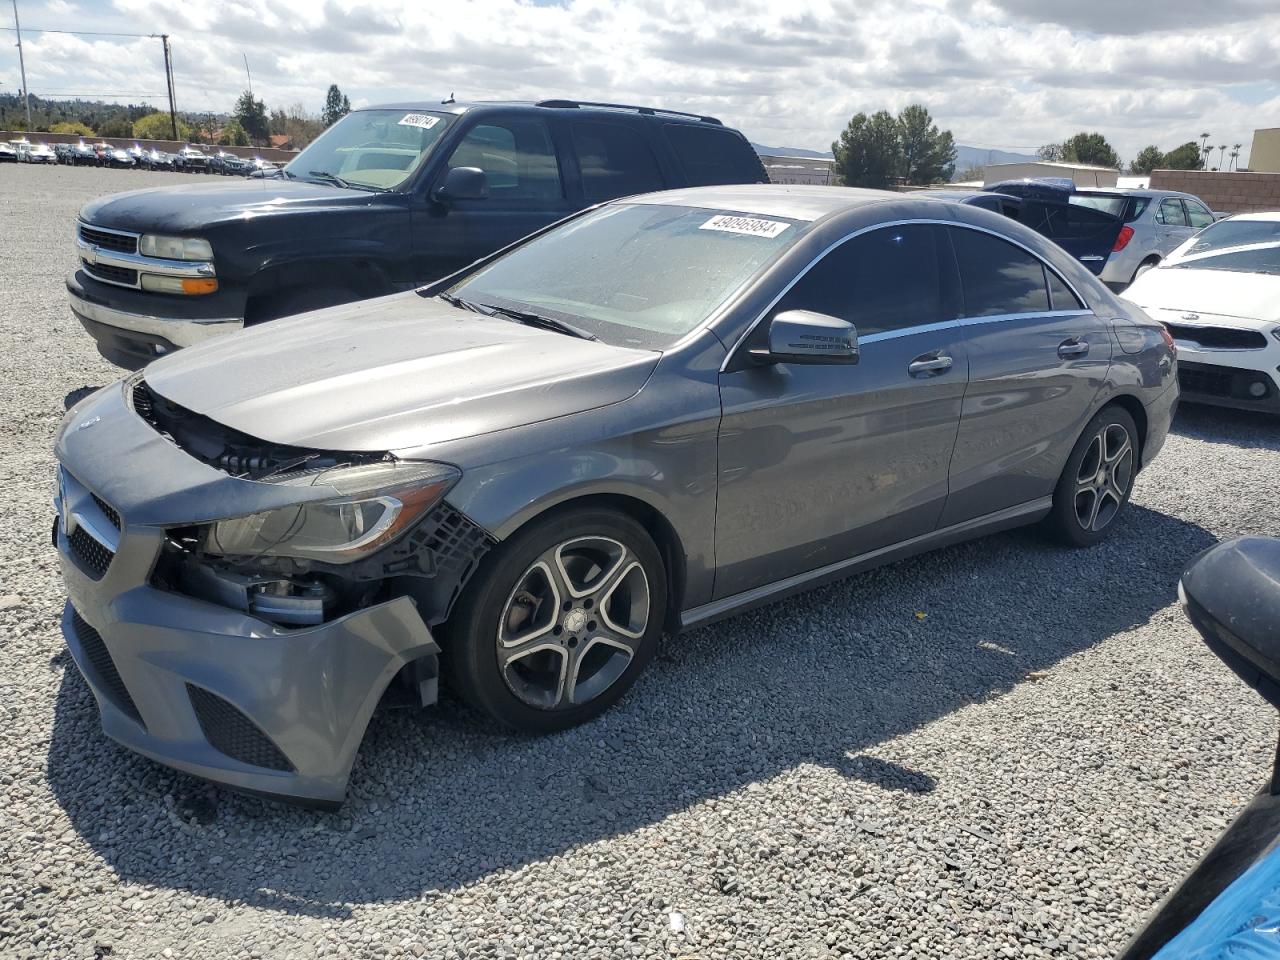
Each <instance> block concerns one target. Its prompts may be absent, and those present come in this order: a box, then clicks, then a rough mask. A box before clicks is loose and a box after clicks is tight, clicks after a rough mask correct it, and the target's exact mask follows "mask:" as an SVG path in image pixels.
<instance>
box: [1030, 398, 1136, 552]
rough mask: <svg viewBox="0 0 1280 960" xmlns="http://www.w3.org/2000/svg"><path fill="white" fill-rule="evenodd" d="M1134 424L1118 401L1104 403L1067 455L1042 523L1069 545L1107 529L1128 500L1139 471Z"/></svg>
mask: <svg viewBox="0 0 1280 960" xmlns="http://www.w3.org/2000/svg"><path fill="white" fill-rule="evenodd" d="M1138 442H1139V441H1138V429H1137V427H1136V426H1135V425H1134V422H1133V417H1131V416H1129V414H1128V412H1126V411H1125V410H1124V409H1123V408H1121V407H1119V406H1107V407H1103V408H1102V409H1101V410H1100V411H1098V413H1097V414H1096V415H1095V416H1094V417H1093V419H1092V420H1090V421H1089V423H1088V425H1086V426H1085V428H1084V431H1083V432H1082V433H1081V434H1080V439H1079V440H1077V441H1076V445H1075V446H1074V447H1073V448H1072V450H1071V456H1069V457H1068V458H1067V465H1066V466H1065V467H1063V469H1062V476H1061V477H1059V479H1058V486H1057V487H1056V488H1055V490H1054V492H1053V509H1052V510H1051V511H1050V513H1049V516H1048V517H1047V518H1046V521H1045V522H1046V525H1047V527H1048V529H1049V531H1050V532H1051V533H1052V534H1053V535H1054V537H1055V538H1056V539H1058V540H1060V541H1062V542H1063V543H1065V544H1067V545H1069V546H1073V547H1091V546H1093V545H1094V544H1096V543H1101V542H1102V541H1103V540H1105V539H1106V538H1107V537H1109V536H1110V535H1111V531H1112V530H1113V529H1114V528H1115V521H1116V518H1118V517H1119V516H1120V513H1121V512H1122V511H1123V510H1124V508H1125V505H1126V504H1128V502H1129V496H1130V495H1131V494H1132V493H1133V480H1134V477H1135V476H1136V475H1137V472H1138V469H1137V467H1138Z"/></svg>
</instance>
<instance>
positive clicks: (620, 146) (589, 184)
mask: <svg viewBox="0 0 1280 960" xmlns="http://www.w3.org/2000/svg"><path fill="white" fill-rule="evenodd" d="M572 129H573V150H574V153H575V154H577V157H578V169H580V170H581V171H582V192H583V194H584V195H585V196H586V198H587V199H588V200H591V201H593V202H594V201H599V200H613V199H614V198H616V197H628V196H631V195H632V194H636V193H652V192H653V191H654V190H661V189H662V187H663V183H662V174H661V173H660V172H659V170H658V162H657V161H656V160H655V159H654V158H653V153H652V152H651V151H650V150H649V145H648V144H647V143H645V140H644V137H642V136H641V135H640V134H639V133H638V132H636V131H635V130H633V129H631V128H630V127H624V126H621V125H619V124H613V123H590V122H585V121H584V122H580V123H574V124H573V125H572Z"/></svg>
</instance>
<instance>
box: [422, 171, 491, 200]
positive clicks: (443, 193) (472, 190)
mask: <svg viewBox="0 0 1280 960" xmlns="http://www.w3.org/2000/svg"><path fill="white" fill-rule="evenodd" d="M488 196H489V179H488V177H486V176H485V175H484V171H483V170H481V169H480V168H479V167H452V168H451V169H450V170H449V172H448V173H446V174H445V175H444V180H442V181H441V182H440V186H438V187H436V188H435V189H434V190H433V191H431V198H432V199H433V200H436V201H439V202H440V203H448V202H449V201H451V200H484V199H485V198H487V197H488Z"/></svg>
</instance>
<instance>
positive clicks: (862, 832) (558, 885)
mask: <svg viewBox="0 0 1280 960" xmlns="http://www.w3.org/2000/svg"><path fill="white" fill-rule="evenodd" d="M169 181H173V182H187V180H186V178H184V177H182V176H181V175H160V174H147V173H142V172H122V171H110V170H94V169H72V168H64V167H58V168H54V169H37V168H32V167H26V166H22V167H16V168H15V167H12V166H10V167H5V168H0V210H3V211H4V217H3V237H4V239H3V245H4V256H3V258H2V259H0V343H2V344H3V352H2V354H0V365H2V366H3V369H2V370H0V419H2V422H3V423H4V425H5V427H4V434H3V438H2V440H0V442H2V443H3V456H2V457H0V478H2V479H3V483H0V516H3V517H4V518H5V520H6V522H5V523H3V524H0V955H3V956H4V957H28V956H30V957H35V956H57V957H94V956H105V955H107V954H108V953H109V954H110V955H111V956H112V957H160V956H164V957H168V956H177V957H200V958H222V957H269V958H287V957H300V958H301V957H313V956H334V957H339V956H341V957H402V956H408V957H423V956H425V957H430V958H461V957H468V958H477V957H484V958H500V957H538V958H566V960H568V958H573V960H578V958H591V957H598V958H610V960H612V958H615V957H621V958H626V957H673V956H674V957H688V958H713V957H725V958H728V957H733V958H742V957H761V958H770V960H773V958H782V957H787V958H790V957H805V958H808V957H837V956H840V957H843V956H850V957H876V958H879V957H890V956H912V957H966V958H969V957H1038V956H1064V957H1066V956H1070V957H1095V956H1110V955H1112V954H1114V952H1115V951H1116V950H1117V948H1118V947H1119V946H1120V945H1121V944H1122V943H1123V942H1124V940H1125V939H1126V938H1127V936H1128V935H1129V934H1130V933H1131V931H1132V930H1133V929H1134V928H1135V927H1136V925H1137V924H1138V923H1139V922H1140V920H1141V918H1142V917H1143V915H1144V914H1145V913H1146V912H1147V910H1148V909H1149V908H1150V907H1151V906H1152V905H1153V904H1154V903H1155V902H1156V901H1157V900H1158V899H1159V898H1160V897H1161V896H1162V895H1163V893H1164V892H1165V891H1166V890H1167V889H1168V887H1169V886H1170V884H1171V883H1173V882H1174V881H1175V880H1176V879H1177V878H1178V877H1180V876H1181V875H1182V874H1183V873H1184V872H1185V871H1186V870H1187V869H1188V868H1189V867H1190V866H1191V864H1192V863H1193V862H1194V861H1195V859H1196V858H1197V856H1198V855H1199V854H1200V853H1201V852H1202V851H1203V850H1204V849H1205V847H1206V845H1207V844H1209V843H1210V842H1212V840H1213V839H1214V837H1215V836H1216V835H1217V834H1218V833H1219V832H1220V831H1221V830H1222V829H1223V827H1224V826H1225V824H1226V823H1227V821H1228V820H1229V818H1230V817H1231V816H1232V814H1233V812H1234V811H1235V810H1237V809H1238V808H1239V807H1240V806H1242V805H1243V804H1244V803H1245V802H1246V801H1247V799H1248V798H1249V796H1250V795H1251V794H1252V793H1253V792H1254V790H1255V789H1256V786H1257V784H1258V783H1259V782H1260V781H1261V779H1262V778H1263V777H1264V775H1265V772H1266V770H1267V767H1268V763H1269V760H1270V758H1271V755H1272V749H1273V737H1274V735H1275V717H1274V714H1273V713H1272V711H1271V710H1270V709H1269V708H1267V707H1265V706H1264V705H1263V704H1262V702H1261V701H1260V700H1259V699H1258V698H1257V697H1256V696H1255V695H1254V694H1252V693H1250V692H1249V691H1248V690H1246V689H1245V688H1244V687H1243V686H1242V685H1241V684H1240V683H1239V682H1238V681H1236V680H1235V679H1234V678H1233V677H1232V676H1231V675H1230V674H1229V673H1228V672H1227V671H1226V669H1225V668H1223V667H1222V666H1221V665H1220V664H1219V663H1218V662H1217V661H1216V660H1215V659H1214V658H1213V657H1212V656H1211V655H1210V654H1208V653H1207V652H1206V651H1205V650H1204V648H1203V647H1202V646H1201V644H1200V642H1199V641H1198V639H1197V638H1196V636H1195V635H1194V634H1193V632H1192V631H1191V629H1190V628H1189V627H1188V626H1187V624H1186V623H1185V622H1184V620H1183V618H1182V616H1181V615H1180V614H1179V613H1178V611H1177V608H1176V606H1175V597H1174V584H1175V581H1176V578H1177V575H1178V572H1179V570H1180V568H1181V566H1182V564H1183V562H1184V561H1185V560H1186V559H1187V558H1188V557H1190V556H1191V555H1193V554H1194V553H1196V552H1197V551H1199V550H1200V549H1202V548H1203V547H1205V546H1207V545H1208V544H1210V543H1212V542H1213V541H1214V540H1215V539H1216V538H1220V537H1226V536H1230V535H1233V534H1238V533H1244V532H1260V533H1267V534H1272V535H1280V500H1278V499H1277V495H1276V494H1277V489H1276V478H1277V476H1280V422H1278V421H1272V420H1267V419H1263V418H1258V417H1250V416H1243V415H1240V416H1237V415H1231V414H1224V413H1215V412H1211V411H1204V410H1195V409H1187V410H1185V411H1184V413H1183V415H1182V416H1181V417H1180V419H1179V423H1178V425H1177V432H1176V435H1175V436H1173V437H1172V438H1171V439H1170V441H1169V444H1168V446H1167V448H1166V450H1165V452H1164V454H1163V456H1162V457H1161V458H1160V460H1159V461H1158V462H1157V464H1156V465H1155V466H1154V467H1153V468H1152V469H1151V470H1150V471H1149V472H1147V473H1145V474H1143V476H1142V477H1141V479H1140V482H1139V485H1138V488H1137V492H1136V494H1135V496H1134V502H1133V506H1132V507H1131V509H1130V510H1129V512H1128V515H1127V516H1126V517H1125V518H1124V520H1123V522H1122V523H1121V525H1120V528H1119V529H1118V530H1117V532H1116V536H1115V537H1114V538H1113V539H1112V540H1111V541H1110V542H1109V543H1108V544H1107V545H1105V546H1104V547H1102V548H1100V549H1095V550H1091V551H1080V552H1072V551H1066V550H1062V549H1059V548H1056V547H1053V546H1049V545H1047V544H1045V543H1044V542H1042V541H1041V540H1039V539H1038V538H1037V537H1036V535H1035V534H1034V533H1027V532H1020V533H1013V534H1008V535H1001V536H997V537H992V538H989V539H986V540H983V541H980V542H977V543H973V544H968V545H965V546H960V547H956V548H953V549H949V550H945V551H942V552H939V553H935V554H932V555H930V556H926V557H922V558H919V559H916V560H912V561H909V562H905V563H900V564H897V565H895V566H893V567H890V568H888V569H885V570H882V571H879V572H876V573H873V574H869V575H866V576H862V577H859V578H856V579H854V580H852V581H849V582H846V583H843V584H838V585H835V586H831V587H828V588H825V589H821V590H818V591H815V592H813V593H810V594H807V595H805V596H802V597H799V598H797V599H794V600H791V601H789V602H785V603H781V604H777V605H774V606H771V607H768V608H766V609H764V610H761V611H758V612H755V613H753V614H750V615H747V616H742V617H739V618H737V619H735V620H731V621H728V622H726V623H724V624H721V625H719V626H716V627H713V628H709V629H704V630H700V631H698V632H696V633H693V634H689V635H687V636H685V637H682V638H680V639H678V640H676V641H673V642H671V643H669V644H668V645H667V647H666V648H665V650H664V652H663V654H662V655H661V656H660V658H659V660H658V661H657V662H655V663H654V664H653V666H652V667H651V668H650V670H649V671H648V673H647V675H646V676H645V677H644V678H643V679H642V680H641V682H640V683H639V684H638V686H637V687H636V689H635V691H634V693H633V694H632V695H631V696H629V697H628V698H627V699H626V700H625V702H624V703H623V704H622V705H621V706H620V707H619V708H618V709H616V710H614V711H613V712H611V713H610V714H609V715H607V716H606V717H604V718H601V719H600V720H598V721H596V722H594V723H592V724H590V725H588V726H586V727H584V728H580V729H578V730H574V731H571V732H568V733H564V734H560V735H556V736H552V737H546V738H541V739H532V738H520V737H515V736H511V735H509V734H506V733H502V732H499V731H497V730H495V729H493V728H491V727H488V726H486V725H484V724H483V723H482V722H481V721H480V720H478V719H477V718H476V717H475V716H474V715H471V714H469V713H468V712H466V711H465V710H464V709H463V708H462V707H460V706H458V705H457V704H456V703H452V702H445V703H443V704H442V705H441V706H439V707H437V708H434V709H432V710H430V711H428V712H426V713H413V712H399V711H391V712H386V713H383V714H381V715H379V716H377V717H376V718H375V720H374V722H373V724H372V726H371V728H370V730H369V733H368V736H367V737H366V740H365V743H364V746H363V748H362V751H361V755H360V760H359V762H358V765H357V769H356V771H355V774H354V776H353V778H352V787H351V797H350V800H349V802H348V804H347V805H346V806H345V807H344V808H343V809H342V810H341V811H340V812H338V813H336V814H317V813H311V812H306V811H301V810H297V809H292V808H287V807H281V806H277V805H272V804H268V803H264V802H261V801H257V800H253V799H247V798H243V797H238V796H235V795H232V794H229V793H225V792H222V791H219V790H217V789H214V788H211V787H207V786H204V785H201V784H199V783H197V782H195V781H193V780H190V779H187V778H185V777H183V776H181V775H179V774H176V773H172V772H170V771H168V770H166V769H164V768H162V767H159V766H157V765H155V764H152V763H150V762H148V761H146V760H143V759H142V758H140V757H137V756H134V755H133V754H130V753H128V752H126V751H124V750H123V749H121V748H119V747H116V746H115V745H114V744H112V743H111V742H110V741H108V740H107V739H106V738H105V737H104V736H103V734H102V733H101V731H100V729H99V726H98V721H97V716H96V711H95V709H94V705H93V702H92V699H91V697H90V695H89V693H88V691H87V689H86V688H85V686H84V684H83V682H82V681H81V679H80V678H79V676H78V675H77V673H76V670H75V667H74V665H73V664H72V663H71V661H70V659H69V657H68V656H67V654H66V653H65V651H64V648H63V644H62V642H61V640H60V638H59V635H58V631H57V626H56V623H57V617H58V615H59V612H60V610H61V607H62V596H61V587H60V584H59V578H58V574H57V569H56V565H55V561H54V558H53V553H52V550H51V548H50V547H49V543H48V530H49V525H50V522H51V509H50V505H49V498H48V485H49V478H50V476H51V471H52V467H53V460H52V457H51V455H50V446H51V442H52V437H53V432H54V429H55V427H56V425H57V423H58V420H59V418H60V416H61V411H62V408H63V398H64V397H65V395H67V394H68V393H69V392H70V391H72V390H75V389H77V388H79V387H82V386H92V385H99V384H103V383H106V382H108V381H110V380H111V379H114V378H115V376H116V372H115V371H114V370H113V369H112V368H111V367H109V366H108V365H107V364H106V363H105V362H103V361H102V360H100V359H99V358H98V356H97V354H96V353H95V352H94V350H93V349H92V347H91V346H90V342H89V339H88V338H87V336H85V335H84V334H83V333H82V331H81V330H80V328H79V326H78V325H77V324H76V323H75V322H74V320H73V319H72V318H71V317H70V316H69V314H68V312H67V309H66V306H65V301H64V294H63V290H62V280H63V276H64V273H65V271H66V270H67V269H68V267H69V266H70V265H71V263H72V261H73V254H72V247H71V233H72V224H73V220H74V217H75V213H76V210H77V209H78V208H79V206H80V205H81V204H82V203H83V202H84V201H86V200H88V199H89V198H91V197H93V196H95V195H97V194H100V193H105V192H110V191H114V190H124V189H131V188H134V187H143V186H149V185H154V184H159V183H164V182H169ZM921 615H923V616H921Z"/></svg>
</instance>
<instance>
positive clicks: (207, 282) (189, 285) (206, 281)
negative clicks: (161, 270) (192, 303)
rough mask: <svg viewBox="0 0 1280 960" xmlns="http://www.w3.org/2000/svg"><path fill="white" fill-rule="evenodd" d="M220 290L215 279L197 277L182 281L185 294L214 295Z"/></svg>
mask: <svg viewBox="0 0 1280 960" xmlns="http://www.w3.org/2000/svg"><path fill="white" fill-rule="evenodd" d="M217 289H218V281H217V280H214V279H213V278H211V277H210V278H206V277H197V278H195V279H191V280H183V281H182V292H183V293H213V292H214V291H215V290H217Z"/></svg>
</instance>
